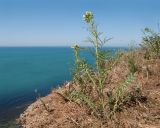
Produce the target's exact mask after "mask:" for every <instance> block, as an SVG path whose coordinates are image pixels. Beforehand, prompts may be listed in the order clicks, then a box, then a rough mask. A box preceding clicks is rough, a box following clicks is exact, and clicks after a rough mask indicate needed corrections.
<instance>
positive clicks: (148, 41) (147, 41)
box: [141, 28, 160, 59]
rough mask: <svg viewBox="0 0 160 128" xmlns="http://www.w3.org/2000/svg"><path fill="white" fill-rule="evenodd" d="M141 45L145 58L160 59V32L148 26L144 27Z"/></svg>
mask: <svg viewBox="0 0 160 128" xmlns="http://www.w3.org/2000/svg"><path fill="white" fill-rule="evenodd" d="M141 47H142V48H143V49H144V50H145V58H146V59H150V58H155V59H160V34H159V33H157V32H155V31H153V30H152V29H150V28H145V29H144V37H143V40H142V43H141Z"/></svg>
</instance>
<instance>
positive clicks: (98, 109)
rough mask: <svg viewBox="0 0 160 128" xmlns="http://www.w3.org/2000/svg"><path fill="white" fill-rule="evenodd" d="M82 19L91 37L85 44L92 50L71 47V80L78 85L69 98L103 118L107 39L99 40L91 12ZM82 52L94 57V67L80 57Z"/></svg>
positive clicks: (75, 46) (99, 36)
mask: <svg viewBox="0 0 160 128" xmlns="http://www.w3.org/2000/svg"><path fill="white" fill-rule="evenodd" d="M83 18H84V21H85V23H86V24H87V30H88V31H89V33H90V35H91V36H90V37H89V38H88V39H87V42H89V43H91V44H92V45H93V48H83V49H82V48H80V47H79V46H78V45H74V46H73V47H72V48H73V49H74V54H75V70H74V76H73V78H74V82H75V83H76V85H78V89H76V90H74V91H72V93H71V96H72V98H73V97H74V98H75V99H78V100H80V101H81V102H83V103H85V104H87V105H88V106H89V108H90V109H91V110H92V111H93V112H94V114H95V115H96V116H103V115H104V110H105V106H106V104H107V103H106V102H105V95H104V87H105V82H106V79H107V70H108V69H109V68H106V60H107V58H108V52H107V51H106V50H105V48H104V44H105V43H106V42H107V41H108V40H109V39H106V38H104V39H101V34H102V33H100V32H98V28H97V25H96V23H95V21H94V16H93V13H92V12H90V11H87V12H86V13H85V14H84V15H83ZM83 50H86V51H87V52H88V53H89V54H91V55H92V56H93V57H94V60H95V65H89V64H88V60H87V59H83V58H81V57H80V54H79V53H80V52H81V51H83ZM97 99H98V100H97Z"/></svg>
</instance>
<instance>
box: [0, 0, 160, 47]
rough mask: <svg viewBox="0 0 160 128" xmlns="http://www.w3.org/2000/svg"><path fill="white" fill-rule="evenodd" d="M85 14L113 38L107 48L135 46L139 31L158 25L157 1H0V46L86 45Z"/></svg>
mask: <svg viewBox="0 0 160 128" xmlns="http://www.w3.org/2000/svg"><path fill="white" fill-rule="evenodd" d="M87 10H91V11H92V12H93V13H94V16H95V20H96V22H97V23H98V24H99V29H100V31H101V32H104V35H105V36H107V37H113V39H112V40H111V41H110V42H108V45H109V46H127V45H128V44H129V43H130V42H133V41H136V43H139V41H140V40H141V36H142V35H143V34H142V32H141V30H142V29H143V28H144V27H146V26H148V27H153V28H156V26H157V23H158V22H159V21H160V0H0V46H53V45H54V46H55V45H60V46H63V45H68V46H70V45H71V44H73V43H74V42H78V43H79V44H81V45H88V44H86V43H84V42H83V41H84V40H85V38H86V37H88V33H87V31H86V25H85V23H84V22H83V20H82V15H83V13H84V12H85V11H87Z"/></svg>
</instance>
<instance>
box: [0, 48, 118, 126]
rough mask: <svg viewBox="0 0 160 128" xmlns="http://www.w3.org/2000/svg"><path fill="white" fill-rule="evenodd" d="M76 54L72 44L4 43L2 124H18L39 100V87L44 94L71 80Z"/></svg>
mask: <svg viewBox="0 0 160 128" xmlns="http://www.w3.org/2000/svg"><path fill="white" fill-rule="evenodd" d="M110 49H111V50H112V51H113V52H114V51H116V50H117V49H118V48H110ZM73 56H74V55H73V51H72V49H71V48H69V47H1V48H0V128H3V127H4V128H5V127H9V126H13V125H14V120H15V118H17V117H18V116H19V114H20V113H21V112H23V111H24V109H25V108H26V106H27V105H28V104H30V103H32V102H33V101H35V99H36V95H35V92H34V90H35V89H37V90H38V91H39V92H40V93H41V95H42V96H44V95H47V94H48V93H49V92H50V91H51V89H52V88H55V87H57V86H58V85H61V84H62V83H64V82H65V81H69V80H71V73H70V69H71V67H72V65H73ZM85 56H86V57H88V58H90V57H89V56H88V55H85ZM90 61H91V62H92V61H93V60H92V59H90ZM15 127H18V126H15Z"/></svg>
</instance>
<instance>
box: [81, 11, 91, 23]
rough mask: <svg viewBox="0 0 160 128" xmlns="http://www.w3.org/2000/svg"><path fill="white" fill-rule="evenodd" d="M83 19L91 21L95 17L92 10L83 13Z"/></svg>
mask: <svg viewBox="0 0 160 128" xmlns="http://www.w3.org/2000/svg"><path fill="white" fill-rule="evenodd" d="M83 19H84V21H86V22H87V23H90V22H91V21H92V19H93V13H92V12H91V11H86V13H85V14H84V15H83Z"/></svg>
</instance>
